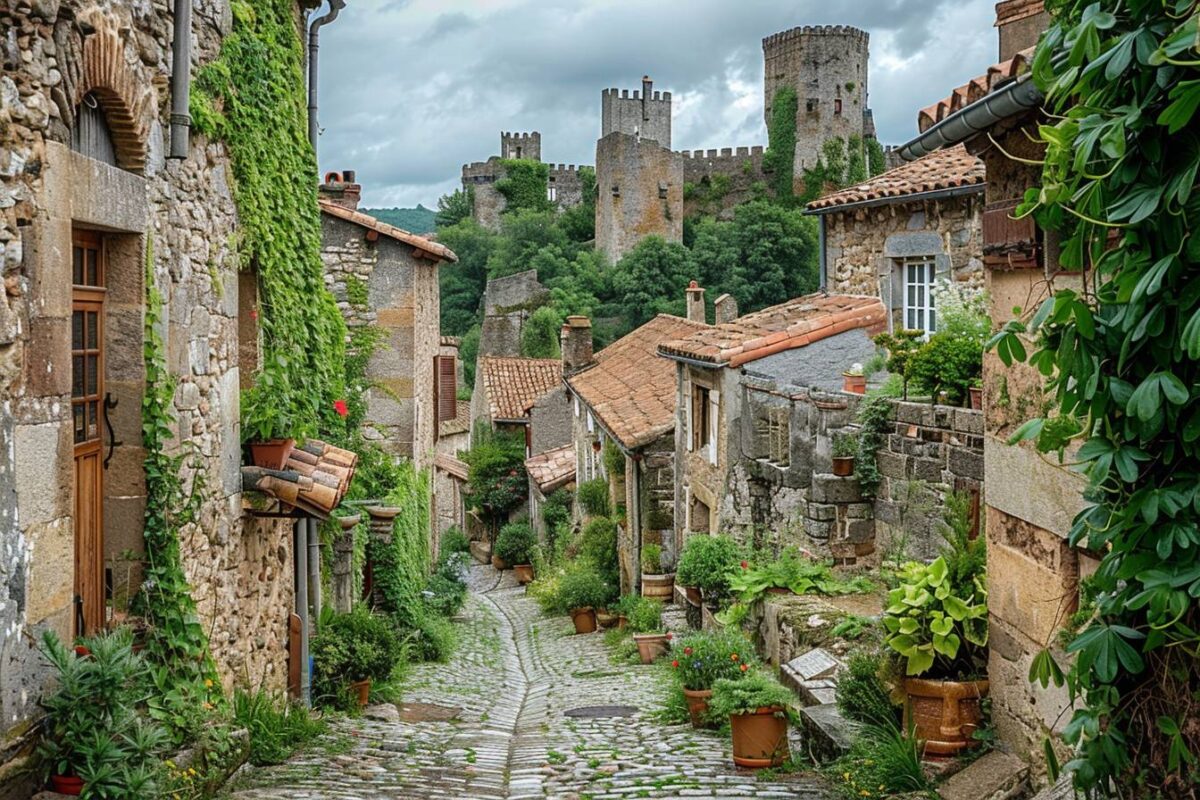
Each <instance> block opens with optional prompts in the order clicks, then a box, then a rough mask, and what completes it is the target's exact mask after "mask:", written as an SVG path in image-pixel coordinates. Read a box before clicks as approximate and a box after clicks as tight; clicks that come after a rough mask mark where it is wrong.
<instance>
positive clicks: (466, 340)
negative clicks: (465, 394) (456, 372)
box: [458, 323, 483, 386]
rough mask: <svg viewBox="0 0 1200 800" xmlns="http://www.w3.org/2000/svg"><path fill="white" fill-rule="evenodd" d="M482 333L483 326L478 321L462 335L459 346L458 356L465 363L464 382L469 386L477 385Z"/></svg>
mask: <svg viewBox="0 0 1200 800" xmlns="http://www.w3.org/2000/svg"><path fill="white" fill-rule="evenodd" d="M482 334H483V327H482V326H481V325H480V324H478V323H476V324H475V325H474V326H472V328H471V329H470V330H469V331H467V333H466V335H465V336H463V337H462V344H460V345H459V347H458V357H459V360H460V361H462V365H463V383H465V384H466V385H467V386H474V385H475V367H476V366H477V363H478V360H477V356H478V355H479V338H480V336H482Z"/></svg>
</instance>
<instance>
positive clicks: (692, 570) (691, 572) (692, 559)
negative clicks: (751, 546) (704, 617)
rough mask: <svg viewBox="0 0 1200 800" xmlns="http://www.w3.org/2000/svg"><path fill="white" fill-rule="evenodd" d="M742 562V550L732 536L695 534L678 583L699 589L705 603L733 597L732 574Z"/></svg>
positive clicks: (679, 570)
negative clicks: (731, 592)
mask: <svg viewBox="0 0 1200 800" xmlns="http://www.w3.org/2000/svg"><path fill="white" fill-rule="evenodd" d="M741 560H742V548H741V547H740V546H739V545H738V543H737V542H735V541H734V540H733V539H731V538H730V537H728V536H723V535H722V536H708V535H705V534H697V533H693V534H692V535H690V536H688V538H687V541H686V542H684V545H683V552H682V553H680V555H679V564H678V565H677V566H676V568H675V582H676V583H678V584H679V585H680V586H695V587H698V588H699V589H700V590H701V591H702V592H703V593H704V597H705V600H708V601H711V602H716V601H718V600H720V599H721V598H724V597H727V596H728V595H729V577H728V576H729V573H730V572H732V571H733V570H734V569H735V568H737V567H738V564H739V562H740V561H741Z"/></svg>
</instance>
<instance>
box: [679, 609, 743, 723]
mask: <svg viewBox="0 0 1200 800" xmlns="http://www.w3.org/2000/svg"><path fill="white" fill-rule="evenodd" d="M754 665H755V658H754V645H753V644H751V643H750V640H749V639H747V638H746V637H745V636H743V635H742V634H741V633H740V632H735V631H727V630H726V631H717V632H715V633H714V632H708V631H703V632H700V633H693V634H691V635H689V636H687V637H685V638H684V639H681V640H680V641H679V642H677V643H676V644H675V660H673V661H672V662H671V667H672V669H673V670H674V672H675V676H676V678H677V679H678V680H679V685H680V688H681V689H682V691H683V697H684V700H685V701H686V702H687V707H688V716H690V717H691V719H692V726H693V727H695V728H703V727H706V726H708V725H711V724H712V723H713V720H712V719H711V717H710V716H709V714H708V701H709V699H710V698H711V697H712V694H713V690H712V687H713V684H714V683H716V682H717V681H718V680H722V679H729V680H737V679H739V678H742V677H744V676H745V675H746V673H747V672H748V671H749V670H750V669H751V668H753V667H754Z"/></svg>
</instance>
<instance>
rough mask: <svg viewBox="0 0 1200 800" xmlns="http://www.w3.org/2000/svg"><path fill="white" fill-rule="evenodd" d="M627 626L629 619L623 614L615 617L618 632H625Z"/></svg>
mask: <svg viewBox="0 0 1200 800" xmlns="http://www.w3.org/2000/svg"><path fill="white" fill-rule="evenodd" d="M628 624H629V617H627V616H625V615H624V614H619V615H618V616H617V630H619V631H623V630H625V626H626V625H628Z"/></svg>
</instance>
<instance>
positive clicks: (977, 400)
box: [967, 378, 983, 411]
mask: <svg viewBox="0 0 1200 800" xmlns="http://www.w3.org/2000/svg"><path fill="white" fill-rule="evenodd" d="M967 394H968V395H970V398H971V408H972V409H974V410H975V411H982V410H983V378H975V379H974V380H972V381H971V385H970V386H968V387H967Z"/></svg>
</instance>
